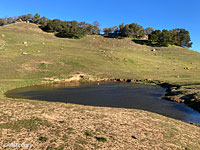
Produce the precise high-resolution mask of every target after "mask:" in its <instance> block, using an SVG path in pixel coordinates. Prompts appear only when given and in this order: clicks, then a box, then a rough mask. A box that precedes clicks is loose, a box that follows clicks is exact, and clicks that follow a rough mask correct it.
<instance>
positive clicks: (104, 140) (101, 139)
mask: <svg viewBox="0 0 200 150" xmlns="http://www.w3.org/2000/svg"><path fill="white" fill-rule="evenodd" d="M96 139H97V141H99V142H106V141H107V139H106V138H105V137H96Z"/></svg>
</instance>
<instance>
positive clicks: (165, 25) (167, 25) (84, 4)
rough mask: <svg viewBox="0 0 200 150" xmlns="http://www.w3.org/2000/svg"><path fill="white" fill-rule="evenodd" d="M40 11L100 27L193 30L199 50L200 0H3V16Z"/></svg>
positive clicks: (46, 15) (191, 31)
mask: <svg viewBox="0 0 200 150" xmlns="http://www.w3.org/2000/svg"><path fill="white" fill-rule="evenodd" d="M36 13H39V14H40V15H41V17H42V16H45V17H47V18H49V19H61V20H67V21H70V20H77V21H85V22H87V23H93V22H94V21H99V22H100V24H101V26H100V27H101V28H102V29H103V28H105V27H112V26H115V25H119V24H121V23H125V24H129V23H133V22H134V23H137V24H139V25H142V26H143V27H144V28H146V27H153V28H154V29H159V30H162V29H167V30H171V29H174V28H184V29H186V30H188V31H189V32H190V36H191V40H192V42H193V46H192V48H191V49H192V50H195V51H198V52H200V29H199V28H200V1H199V0H74V1H73V0H70V1H69V0H17V1H16V0H8V1H4V0H2V1H1V3H0V18H2V17H5V16H8V17H13V16H19V15H22V14H36Z"/></svg>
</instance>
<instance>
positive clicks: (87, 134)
mask: <svg viewBox="0 0 200 150" xmlns="http://www.w3.org/2000/svg"><path fill="white" fill-rule="evenodd" d="M85 135H86V136H90V137H92V136H93V135H94V134H93V133H92V132H90V131H86V132H85Z"/></svg>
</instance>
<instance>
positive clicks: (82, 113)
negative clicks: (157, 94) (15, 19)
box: [0, 23, 200, 149]
mask: <svg viewBox="0 0 200 150" xmlns="http://www.w3.org/2000/svg"><path fill="white" fill-rule="evenodd" d="M153 49H155V50H153ZM79 73H84V74H89V75H91V76H93V77H98V78H123V79H148V80H160V81H164V82H168V83H172V84H180V85H185V86H182V89H181V90H182V91H187V90H188V89H191V88H192V89H195V90H196V92H198V88H199V84H200V53H198V52H195V51H191V50H188V49H185V48H181V47H177V46H170V47H150V46H144V45H139V44H136V43H134V42H133V41H132V39H128V38H127V39H110V38H104V37H102V36H100V35H99V36H87V37H84V38H83V39H80V40H76V39H62V38H57V37H55V36H54V35H53V34H49V33H44V32H43V31H42V30H40V29H39V28H38V26H37V25H35V24H27V23H17V24H10V25H7V26H4V27H0V98H1V101H0V106H1V110H0V118H1V121H0V130H2V134H0V144H3V143H5V139H7V142H11V141H14V142H16V143H20V140H22V141H23V140H24V141H25V142H28V143H31V142H34V143H33V144H34V145H35V146H37V148H39V149H41V148H44V149H45V147H46V148H47V147H48V146H50V147H53V148H56V147H57V148H59V147H61V148H62V147H66V146H69V147H76V149H80V148H82V149H87V148H95V149H98V148H99V149H102V148H105V149H106V147H110V146H112V147H116V149H123V148H125V149H131V148H133V147H132V146H134V147H135V149H156V148H157V149H165V148H169V149H200V140H199V139H200V136H199V131H200V129H199V128H198V127H195V126H192V125H189V124H186V123H183V122H180V121H176V120H173V119H169V118H166V117H163V116H160V115H156V114H153V113H149V112H144V111H139V110H125V109H111V108H96V107H86V106H78V105H72V104H59V103H54V104H55V105H53V106H52V105H51V104H52V103H47V102H33V101H24V100H21V101H19V102H18V101H14V100H11V99H7V98H5V97H4V96H3V93H4V92H6V91H7V90H9V89H12V88H16V87H20V86H26V85H33V84H39V83H40V82H41V81H43V80H44V79H45V78H52V77H54V78H57V79H61V80H62V79H67V78H70V77H71V76H72V75H74V74H79ZM186 85H187V86H186ZM188 85H189V86H188ZM188 91H189V90H188ZM29 110H31V111H29ZM59 110H62V112H63V113H62V112H60V111H59ZM107 112H109V113H107ZM115 113H116V114H115ZM109 114H111V115H109ZM118 115H119V116H120V115H122V116H121V117H119V116H118ZM89 116H90V117H91V118H90V119H89V118H87V117H89ZM112 116H113V117H112ZM123 116H124V117H123ZM133 116H134V117H133ZM147 116H148V117H147ZM80 117H82V118H85V117H86V120H87V119H89V120H90V122H86V121H81V119H80ZM38 118H39V119H38ZM125 118H127V119H125ZM35 119H36V120H35ZM83 120H84V119H83ZM102 120H103V122H102ZM60 121H61V123H60ZM95 122H96V123H95ZM147 122H148V123H147ZM143 125H144V126H143ZM29 126H35V128H34V129H32V128H31V129H30V128H29ZM79 126H83V128H80V127H79ZM47 127H48V128H47ZM72 127H73V129H69V128H72ZM152 127H153V128H152ZM16 128H17V129H16ZM18 128H19V129H18ZM125 129H127V130H125ZM16 130H17V131H23V133H24V134H25V135H26V136H25V135H21V133H22V132H17V131H16ZM57 130H58V131H57ZM71 130H72V131H71ZM88 130H89V131H88ZM191 130H192V131H191ZM15 131H16V132H15ZM87 131H88V132H95V133H94V135H93V136H91V137H88V136H87V135H85V132H87ZM143 131H145V132H143ZM69 132H70V133H69ZM71 132H72V133H71ZM131 132H134V136H135V134H137V138H138V139H137V140H133V139H134V138H132V139H131V138H130V137H131V136H133V135H131V134H130V133H131ZM141 132H142V135H141V134H140V133H141ZM7 133H9V134H11V135H13V134H15V135H16V137H17V138H14V139H13V138H9V137H8V136H7ZM50 133H51V134H50ZM122 133H123V134H122ZM88 134H89V133H88ZM129 134H130V135H129ZM139 134H140V135H139ZM61 135H62V136H61ZM31 136H33V137H34V140H33V139H32V140H31V139H30V137H31ZM41 136H45V137H48V140H44V141H41V139H40V137H41ZM95 136H97V137H99V136H100V137H101V136H105V137H106V138H107V142H99V141H98V138H96V140H95ZM126 136H127V137H126ZM27 137H29V139H28V140H27V139H26V138H27ZM155 137H157V138H158V137H159V139H156V138H155ZM38 139H40V140H38ZM55 139H58V141H57V142H55ZM52 140H54V141H52ZM133 143H134V144H133ZM145 145H146V147H145Z"/></svg>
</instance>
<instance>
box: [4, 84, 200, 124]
mask: <svg viewBox="0 0 200 150" xmlns="http://www.w3.org/2000/svg"><path fill="white" fill-rule="evenodd" d="M165 91H166V89H165V88H162V87H160V86H156V85H143V84H132V83H100V84H99V85H98V84H97V83H76V84H75V83H73V84H50V85H40V86H32V87H25V88H18V89H14V90H11V91H8V92H7V93H6V96H7V97H10V98H24V99H32V100H43V101H49V102H64V103H73V104H82V105H91V106H103V107H119V108H130V109H131V108H134V109H141V110H146V111H150V112H155V113H158V114H161V115H164V116H167V117H171V118H175V119H178V120H182V121H185V122H193V123H200V113H199V112H197V111H195V110H194V109H192V108H190V107H188V106H186V105H185V104H180V103H175V102H171V101H167V100H164V99H162V98H161V97H162V96H163V95H164V94H165Z"/></svg>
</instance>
